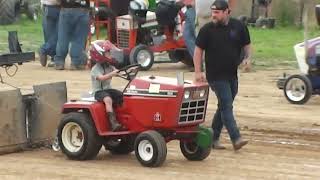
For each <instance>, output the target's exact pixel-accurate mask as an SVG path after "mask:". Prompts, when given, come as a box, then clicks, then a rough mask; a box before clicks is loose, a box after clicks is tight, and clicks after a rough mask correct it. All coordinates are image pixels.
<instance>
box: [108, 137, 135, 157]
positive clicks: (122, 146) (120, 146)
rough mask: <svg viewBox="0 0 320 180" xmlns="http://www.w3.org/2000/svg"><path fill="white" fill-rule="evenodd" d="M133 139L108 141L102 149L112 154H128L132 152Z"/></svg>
mask: <svg viewBox="0 0 320 180" xmlns="http://www.w3.org/2000/svg"><path fill="white" fill-rule="evenodd" d="M133 146H134V137H132V136H128V137H123V138H120V139H117V138H115V139H110V140H108V141H107V142H106V143H105V144H104V148H105V149H106V150H109V151H110V152H111V153H112V154H129V153H131V152H132V151H133V150H134V147H133Z"/></svg>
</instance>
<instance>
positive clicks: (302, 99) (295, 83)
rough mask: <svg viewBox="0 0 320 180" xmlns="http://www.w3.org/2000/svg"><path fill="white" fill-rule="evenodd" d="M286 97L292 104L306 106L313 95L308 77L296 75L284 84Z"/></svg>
mask: <svg viewBox="0 0 320 180" xmlns="http://www.w3.org/2000/svg"><path fill="white" fill-rule="evenodd" d="M283 91H284V95H285V97H286V98H287V100H288V101H289V102H290V103H292V104H304V103H306V102H307V101H308V100H309V99H310V97H311V95H312V91H313V88H312V84H311V81H310V79H309V78H308V77H307V76H306V75H299V74H295V75H292V76H290V77H289V78H288V79H287V80H286V81H285V83H284V88H283Z"/></svg>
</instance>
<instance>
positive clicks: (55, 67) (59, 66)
mask: <svg viewBox="0 0 320 180" xmlns="http://www.w3.org/2000/svg"><path fill="white" fill-rule="evenodd" d="M54 69H55V70H64V65H62V64H55V66H54Z"/></svg>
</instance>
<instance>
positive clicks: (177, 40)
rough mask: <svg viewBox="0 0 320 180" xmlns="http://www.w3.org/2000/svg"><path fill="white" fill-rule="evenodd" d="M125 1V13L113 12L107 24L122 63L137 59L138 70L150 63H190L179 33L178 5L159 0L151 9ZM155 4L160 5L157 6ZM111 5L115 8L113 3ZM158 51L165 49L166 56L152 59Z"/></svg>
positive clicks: (148, 65) (149, 65)
mask: <svg viewBox="0 0 320 180" xmlns="http://www.w3.org/2000/svg"><path fill="white" fill-rule="evenodd" d="M104 1H108V2H109V1H111V0H104ZM129 3H130V1H125V2H123V4H122V6H126V7H129V8H128V9H129V11H128V14H126V15H119V16H117V17H116V18H115V23H112V24H111V25H110V24H109V26H108V28H109V34H108V37H109V39H110V41H111V42H112V43H114V44H115V45H116V46H117V47H118V48H120V49H122V50H123V52H124V55H125V57H126V58H125V60H126V65H129V64H136V63H138V64H140V65H141V70H148V69H150V68H151V67H152V65H153V63H168V62H180V61H181V62H183V63H184V64H186V65H188V66H193V59H192V56H191V55H190V54H189V53H188V50H187V49H186V46H185V43H184V39H183V37H182V30H181V25H182V23H183V21H184V20H183V19H184V18H183V13H182V11H181V6H179V5H176V4H174V3H173V2H170V1H168V3H166V4H165V3H164V4H161V1H160V2H159V4H158V6H157V8H156V9H155V10H154V11H155V12H153V11H149V10H148V9H147V10H145V9H144V10H140V9H139V10H135V9H131V8H130V6H129ZM111 4H112V1H111ZM111 6H112V5H111ZM159 8H162V9H161V10H158V9H159ZM111 9H112V10H113V11H116V10H114V9H115V8H113V7H111ZM115 14H116V13H115ZM110 29H111V31H110ZM112 32H113V33H112ZM158 52H168V54H169V60H167V61H156V62H155V60H154V53H158Z"/></svg>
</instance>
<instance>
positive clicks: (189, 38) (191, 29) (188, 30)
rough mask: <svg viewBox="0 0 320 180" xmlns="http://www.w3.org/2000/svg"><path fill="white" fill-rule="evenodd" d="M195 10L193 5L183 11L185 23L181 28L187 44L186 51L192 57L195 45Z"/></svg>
mask: <svg viewBox="0 0 320 180" xmlns="http://www.w3.org/2000/svg"><path fill="white" fill-rule="evenodd" d="M195 20H196V10H195V8H194V7H192V8H188V9H187V11H186V13H185V23H184V28H183V39H184V42H185V44H186V46H187V49H188V52H189V53H190V55H191V57H193V54H194V49H195V46H196V44H195V43H196V31H195V29H196V25H195Z"/></svg>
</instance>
